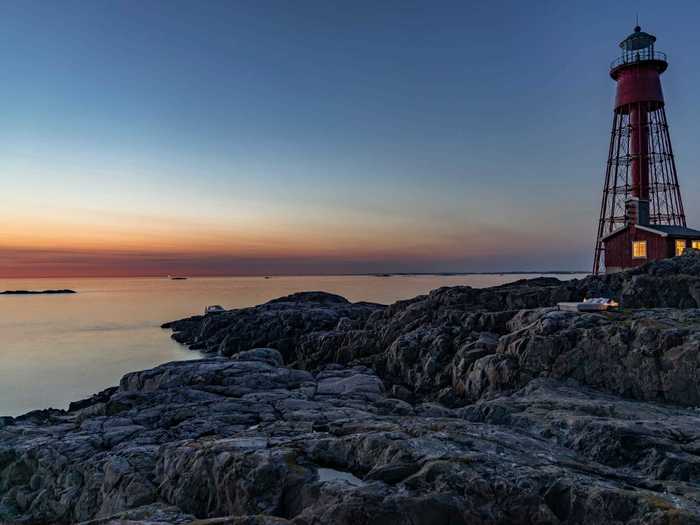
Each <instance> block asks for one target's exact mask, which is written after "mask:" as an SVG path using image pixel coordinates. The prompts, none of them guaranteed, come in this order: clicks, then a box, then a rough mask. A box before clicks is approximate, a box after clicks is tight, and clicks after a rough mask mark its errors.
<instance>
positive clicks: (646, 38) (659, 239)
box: [593, 26, 700, 274]
mask: <svg viewBox="0 0 700 525" xmlns="http://www.w3.org/2000/svg"><path fill="white" fill-rule="evenodd" d="M655 44H656V37H655V36H654V35H651V34H649V33H646V32H644V31H642V29H641V27H639V26H637V27H635V28H634V32H633V33H632V34H631V35H629V36H628V37H627V38H625V39H624V40H623V41H622V42H620V48H621V50H622V54H621V55H620V57H618V58H617V59H615V60H614V61H613V62H612V64H611V65H610V77H611V78H612V79H613V80H614V81H615V82H616V83H617V93H616V96H615V105H614V109H613V123H612V133H611V135H610V147H609V151H608V162H607V164H606V167H605V183H604V185H603V198H602V203H601V207H600V219H599V221H598V231H597V235H596V245H595V253H594V260H593V273H594V274H599V273H601V272H602V271H605V272H606V273H612V272H617V271H621V270H626V269H629V268H634V267H636V266H639V265H641V264H644V263H645V262H647V261H650V260H654V259H663V258H666V257H672V256H674V255H680V254H681V253H683V251H684V250H685V249H686V248H695V249H700V231H698V230H694V229H691V228H688V227H687V226H686V221H685V213H684V211H683V200H682V197H681V191H680V186H679V184H678V174H677V172H676V162H675V159H674V156H673V148H672V147H671V138H670V135H669V132H668V121H667V120H666V110H665V101H664V96H663V91H662V89H661V75H662V74H663V73H664V72H665V71H666V69H667V68H668V61H667V58H666V55H665V54H664V53H662V52H660V51H657V50H656V47H655Z"/></svg>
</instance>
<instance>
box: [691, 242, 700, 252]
mask: <svg viewBox="0 0 700 525" xmlns="http://www.w3.org/2000/svg"><path fill="white" fill-rule="evenodd" d="M693 250H700V241H693Z"/></svg>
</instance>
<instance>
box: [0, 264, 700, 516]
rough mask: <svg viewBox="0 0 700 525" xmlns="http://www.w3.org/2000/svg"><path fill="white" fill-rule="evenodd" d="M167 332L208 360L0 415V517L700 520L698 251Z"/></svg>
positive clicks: (253, 313) (282, 309)
mask: <svg viewBox="0 0 700 525" xmlns="http://www.w3.org/2000/svg"><path fill="white" fill-rule="evenodd" d="M602 295H604V296H609V297H615V298H617V299H618V300H620V301H621V303H622V305H623V309H622V310H621V311H620V312H614V313H605V314H590V313H589V314H579V313H571V312H561V311H558V310H557V309H556V308H555V305H556V303H557V302H559V301H575V300H580V299H582V298H584V297H590V296H602ZM164 328H167V329H170V330H172V331H173V338H174V339H175V340H177V341H179V342H180V343H182V344H186V345H188V346H189V347H191V348H193V349H196V350H199V351H201V352H203V353H204V354H205V355H206V357H205V358H203V359H200V360H195V361H186V362H175V363H168V364H165V365H162V366H159V367H156V368H154V369H152V370H146V371H141V372H134V373H131V374H127V375H126V376H125V377H124V378H123V379H122V380H121V382H120V384H119V386H117V387H113V388H110V389H107V390H105V391H103V392H101V393H99V394H96V395H95V396H93V397H92V398H90V399H86V400H82V401H78V402H75V403H73V404H72V405H71V406H70V408H69V410H67V411H60V410H45V411H37V412H32V413H29V414H26V415H24V416H20V417H17V418H0V522H2V521H3V520H4V521H5V522H8V523H28V524H29V523H32V524H33V523H79V522H84V523H91V524H107V523H114V524H116V523H130V524H144V525H145V524H165V523H174V524H237V525H244V524H245V525H253V524H256V525H272V524H275V525H281V524H295V525H321V524H324V525H325V524H340V525H346V524H347V525H350V524H353V525H354V524H360V525H361V524H376V525H380V524H390V525H393V524H396V525H398V524H412V525H422V524H426V525H428V524H430V525H433V524H435V525H442V524H444V525H457V524H465V525H466V524H491V523H497V524H512V523H515V524H557V523H572V524H573V523H577V524H595V525H600V524H603V523H625V524H646V523H649V524H659V525H661V524H669V525H670V524H685V523H700V411H699V410H698V406H700V386H699V385H700V376H699V374H700V372H699V371H700V255H695V254H687V255H684V256H681V257H677V258H674V259H670V260H666V261H660V262H656V263H651V264H649V265H646V266H644V267H642V268H639V269H637V270H634V271H631V272H626V273H624V274H616V275H612V276H606V277H599V278H598V277H596V278H594V277H589V278H587V279H583V280H575V281H559V280H557V279H542V278H541V279H531V280H524V281H518V282H515V283H511V284H508V285H503V286H497V287H493V288H488V289H473V288H469V287H451V288H442V289H438V290H435V291H433V292H431V293H430V294H428V295H425V296H419V297H416V298H414V299H411V300H407V301H399V302H397V303H395V304H392V305H389V306H384V305H378V304H372V303H350V302H349V301H347V300H346V299H344V298H342V297H339V296H336V295H332V294H327V293H322V292H310V293H300V294H294V295H291V296H288V297H284V298H280V299H276V300H274V301H270V302H268V303H265V304H263V305H259V306H256V307H252V308H244V309H239V310H232V311H227V312H223V313H217V314H210V315H206V316H195V317H191V318H188V319H183V320H179V321H173V322H171V323H167V324H166V325H164Z"/></svg>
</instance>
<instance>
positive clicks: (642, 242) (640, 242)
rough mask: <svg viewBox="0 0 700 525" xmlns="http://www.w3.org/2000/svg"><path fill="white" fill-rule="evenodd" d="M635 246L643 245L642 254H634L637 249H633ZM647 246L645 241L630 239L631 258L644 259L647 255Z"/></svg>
mask: <svg viewBox="0 0 700 525" xmlns="http://www.w3.org/2000/svg"><path fill="white" fill-rule="evenodd" d="M637 246H643V247H644V250H643V252H644V255H636V253H637V251H636V250H635V247H637ZM648 249H649V246H648V244H647V241H632V259H646V258H647V257H648V256H649V251H648Z"/></svg>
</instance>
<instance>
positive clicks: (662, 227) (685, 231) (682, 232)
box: [601, 224, 700, 241]
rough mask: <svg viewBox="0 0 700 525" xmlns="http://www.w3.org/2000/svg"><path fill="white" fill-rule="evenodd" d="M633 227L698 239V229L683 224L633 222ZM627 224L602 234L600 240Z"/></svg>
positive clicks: (662, 235) (665, 234) (620, 230)
mask: <svg viewBox="0 0 700 525" xmlns="http://www.w3.org/2000/svg"><path fill="white" fill-rule="evenodd" d="M635 227H636V228H638V229H640V230H644V231H648V232H651V233H656V234H657V235H660V236H661V237H686V238H694V239H700V230H694V229H693V228H686V227H685V226H673V225H670V224H649V225H644V226H642V225H641V224H635ZM627 228H629V226H624V227H622V228H620V229H618V230H615V231H614V232H611V233H609V234H607V235H606V236H604V237H603V238H602V239H601V240H603V241H605V240H607V239H609V238H611V237H614V236H615V235H617V234H618V233H620V232H623V231H625V230H626V229H627Z"/></svg>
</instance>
